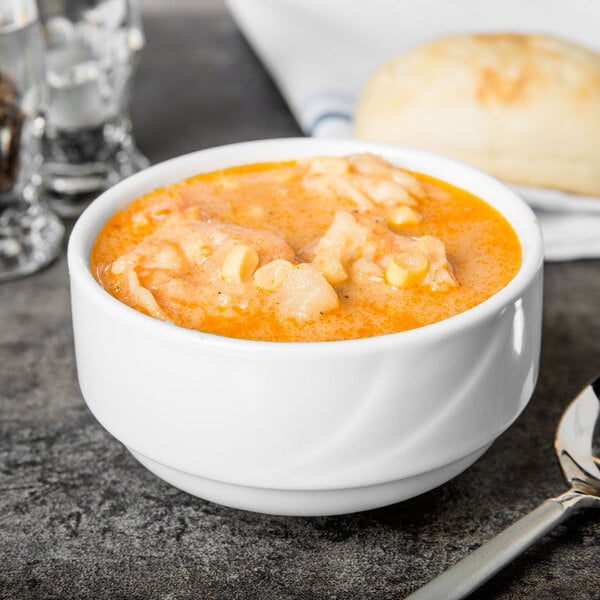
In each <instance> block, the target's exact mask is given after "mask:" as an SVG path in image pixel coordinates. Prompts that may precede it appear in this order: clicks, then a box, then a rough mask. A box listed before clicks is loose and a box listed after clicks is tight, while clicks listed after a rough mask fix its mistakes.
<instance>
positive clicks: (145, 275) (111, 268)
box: [91, 154, 521, 341]
mask: <svg viewBox="0 0 600 600" xmlns="http://www.w3.org/2000/svg"><path fill="white" fill-rule="evenodd" d="M520 263H521V249H520V245H519V242H518V239H517V236H516V234H515V232H514V231H513V229H512V228H511V226H510V225H509V224H508V223H507V221H506V220H505V219H504V218H503V217H502V216H501V215H500V214H499V213H498V212H497V211H496V210H495V209H493V208H492V207H490V206H489V205H488V204H486V203H485V202H483V201H482V200H480V199H479V198H477V197H475V196H473V195H472V194H469V193H467V192H465V191H464V190H461V189H458V188H456V187H454V186H452V185H449V184H447V183H444V182H442V181H439V180H436V179H434V178H432V177H428V176H425V175H421V174H417V173H411V172H408V171H405V170H402V169H399V168H397V167H394V166H392V165H391V164H389V163H387V162H386V161H384V160H383V159H381V158H379V157H377V156H373V155H370V154H360V155H351V156H347V157H343V158H342V157H318V158H313V159H308V160H300V161H295V162H286V163H268V164H254V165H246V166H241V167H234V168H230V169H226V170H224V171H218V172H213V173H208V174H203V175H199V176H197V177H194V178H191V179H187V180H185V181H182V182H180V183H177V184H174V185H172V186H169V187H167V188H163V189H159V190H156V191H154V192H152V193H150V194H148V195H146V196H144V197H142V198H140V199H138V200H136V201H135V202H133V203H132V204H131V205H130V206H129V207H128V208H126V209H125V210H123V211H121V212H118V213H116V214H115V215H114V216H113V217H112V218H111V219H110V220H109V221H108V223H107V224H106V225H105V226H104V228H103V229H102V231H101V232H100V235H99V236H98V238H97V240H96V243H95V245H94V247H93V250H92V254H91V268H92V273H93V274H94V276H95V277H96V279H97V280H98V281H99V283H100V284H101V285H102V286H103V287H104V288H105V289H106V290H108V292H110V293H111V294H112V295H113V296H115V297H116V298H118V299H119V300H121V301H122V302H124V303H125V304H128V305H130V306H132V307H133V308H136V309H137V310H140V311H142V312H144V313H146V314H148V315H151V316H153V317H156V318H158V319H163V320H166V321H171V322H173V323H175V324H177V325H181V326H182V327H186V328H190V329H198V330H200V331H206V332H211V333H216V334H219V335H224V336H229V337H236V338H246V339H253V340H270V341H321V340H343V339H352V338H364V337H369V336H375V335H381V334H386V333H392V332H398V331H403V330H407V329H413V328H415V327H421V326H423V325H427V324H429V323H434V322H436V321H440V320H442V319H445V318H447V317H450V316H452V315H455V314H457V313H460V312H463V311H465V310H467V309H469V308H471V307H473V306H475V305H477V304H479V303H481V302H483V301H484V300H485V299H487V298H489V297H490V296H491V295H493V294H494V293H496V292H497V291H498V290H500V289H501V288H503V287H504V286H505V285H506V284H507V283H508V282H509V281H510V280H511V279H512V278H513V277H514V275H515V274H516V272H517V270H518V269H519V266H520Z"/></svg>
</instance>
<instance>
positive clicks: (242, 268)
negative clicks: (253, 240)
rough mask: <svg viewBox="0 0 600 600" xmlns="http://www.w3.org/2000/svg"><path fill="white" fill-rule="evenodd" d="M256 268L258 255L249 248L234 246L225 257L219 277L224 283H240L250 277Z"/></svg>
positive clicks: (243, 245) (242, 245) (239, 245)
mask: <svg viewBox="0 0 600 600" xmlns="http://www.w3.org/2000/svg"><path fill="white" fill-rule="evenodd" d="M257 266H258V254H257V253H256V250H255V249H254V248H252V247H251V246H246V245H245V244H236V245H235V246H234V247H233V248H232V249H231V250H230V251H229V252H228V253H227V255H226V256H225V259H224V260H223V264H222V265H221V277H222V278H223V279H225V281H231V282H235V283H240V282H242V281H244V279H247V278H248V277H251V276H252V274H253V273H254V271H255V270H256V267H257Z"/></svg>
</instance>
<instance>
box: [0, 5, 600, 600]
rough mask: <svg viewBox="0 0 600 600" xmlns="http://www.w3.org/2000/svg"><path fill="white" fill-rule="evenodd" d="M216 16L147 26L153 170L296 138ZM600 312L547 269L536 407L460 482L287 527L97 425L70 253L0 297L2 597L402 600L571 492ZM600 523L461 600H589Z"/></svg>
mask: <svg viewBox="0 0 600 600" xmlns="http://www.w3.org/2000/svg"><path fill="white" fill-rule="evenodd" d="M155 4H156V3H155ZM165 4H167V3H165ZM187 5H188V6H192V4H191V3H187ZM210 6H211V9H212V10H208V11H205V12H202V11H200V12H197V13H194V12H187V11H186V10H179V11H174V12H173V13H169V12H165V13H163V14H161V13H160V12H157V11H154V10H153V11H149V12H148V13H147V14H146V20H145V26H146V32H147V41H148V47H147V50H146V51H145V53H144V55H143V58H142V61H141V64H140V68H139V71H138V75H137V79H136V86H135V100H134V109H133V117H134V124H135V131H136V135H137V139H138V142H139V145H140V147H141V148H142V150H143V151H144V152H146V154H147V155H148V156H149V157H150V158H151V160H152V161H158V160H162V159H165V158H168V157H171V156H174V155H176V154H181V153H183V152H187V151H190V150H194V149H197V148H200V147H205V146H211V145H215V144H221V143H227V142H230V141H238V140H244V139H251V138H263V137H277V136H289V135H297V134H298V133H299V132H298V129H297V127H296V125H295V124H294V122H293V120H292V118H291V117H290V115H289V113H288V111H287V109H286V107H285V105H284V103H283V101H282V99H281V98H280V96H279V95H278V93H277V91H276V90H275V88H274V86H273V84H272V83H271V81H270V80H269V77H268V76H267V75H266V74H265V72H264V70H263V69H262V67H261V66H260V64H259V63H258V62H257V60H256V58H255V57H254V55H253V53H252V51H251V50H250V49H249V48H248V46H247V44H246V43H245V41H244V40H243V38H242V37H241V36H240V34H239V33H238V32H237V30H236V28H235V26H234V24H233V23H232V21H231V20H230V19H229V18H228V16H227V15H226V14H225V13H224V12H223V11H222V10H220V9H219V8H218V5H216V3H215V2H211V3H210ZM215 6H216V8H215ZM599 299H600V261H580V262H576V263H564V264H555V265H549V266H548V267H547V269H546V282H545V315H544V331H543V335H544V339H543V351H542V361H541V370H540V380H539V383H538V386H537V389H536V392H535V394H534V397H533V399H532V400H531V402H530V404H529V406H528V407H527V409H526V410H525V412H524V414H523V415H522V416H521V417H520V418H519V419H518V420H517V422H516V423H515V424H514V425H513V426H512V427H511V428H510V429H509V431H508V432H506V433H505V434H504V435H502V436H501V437H500V439H499V440H498V441H497V442H496V443H495V444H494V445H493V446H492V448H491V449H490V450H489V451H488V453H487V454H486V455H485V456H484V457H483V458H482V459H481V460H480V461H478V462H477V463H476V464H475V465H474V466H473V467H471V468H470V469H468V470H467V471H466V472H465V473H463V474H462V475H461V476H459V477H457V478H456V479H454V480H453V481H451V482H450V483H448V484H446V485H444V486H442V487H440V488H438V489H436V490H434V491H432V492H430V493H428V494H425V495H423V496H421V497H419V498H415V499H412V500H409V501H407V502H404V503H401V504H397V505H394V506H390V507H387V508H384V509H379V510H375V511H370V512H365V513H361V514H356V515H348V516H340V517H329V518H284V517H271V516H263V515H258V514H252V513H247V512H241V511H236V510H232V509H228V508H223V507H220V506H216V505H214V504H211V503H208V502H204V501H202V500H199V499H197V498H194V497H192V496H190V495H187V494H185V493H183V492H179V491H177V490H176V489H174V488H172V487H170V486H169V485H168V484H166V483H163V482H162V481H160V480H159V479H157V478H155V477H154V476H153V475H151V474H150V473H149V472H148V471H146V470H145V469H144V468H143V467H141V466H140V465H139V464H138V463H137V462H136V461H135V460H134V459H133V457H132V456H131V455H130V454H129V453H128V452H127V451H126V450H125V449H124V448H123V447H122V446H121V445H120V444H119V443H118V442H117V441H116V440H115V439H113V438H112V437H111V436H110V435H109V434H108V433H107V432H106V431H104V430H103V429H102V427H101V426H100V425H99V424H98V423H97V422H96V421H95V419H94V418H93V417H92V415H91V414H90V412H89V411H88V410H87V408H86V406H85V404H84V402H83V400H82V398H81V395H80V392H79V389H78V386H77V379H76V372H75V365H74V357H73V348H72V335H71V325H70V309H69V294H68V279H67V270H66V262H65V258H64V255H63V257H61V258H60V259H59V260H58V261H57V262H55V263H54V264H53V265H52V266H51V267H49V268H48V269H46V270H44V271H42V272H41V273H38V274H36V275H34V276H32V277H29V278H26V279H23V280H21V281H17V282H11V283H6V284H2V285H0V325H1V329H0V331H1V333H0V598H1V599H33V598H44V599H56V600H66V599H71V598H73V599H75V598H77V599H79V598H81V599H104V598H106V599H118V598H128V599H129V598H131V599H147V598H152V599H161V600H175V599H177V600H181V599H188V598H189V599H191V598H234V599H238V598H239V599H242V598H243V599H246V598H265V599H271V598H273V599H275V598H299V599H313V598H314V599H317V598H337V599H354V598H377V599H380V598H381V599H385V598H390V599H392V598H394V599H396V598H401V597H403V596H404V595H406V594H407V593H408V592H410V591H412V590H413V589H415V588H416V587H417V586H419V585H420V584H423V583H425V582H426V581H427V580H429V579H430V578H431V577H432V576H434V575H435V574H436V573H438V572H440V571H442V570H443V569H444V568H446V567H448V566H449V565H451V564H452V563H454V562H455V561H457V560H458V559H459V558H461V557H462V556H464V555H465V554H467V553H468V552H469V551H470V550H472V549H474V548H475V547H477V546H478V545H479V544H481V542H483V541H484V540H486V539H488V538H490V537H491V536H493V535H494V534H495V533H497V532H498V531H500V530H501V529H502V528H503V527H505V526H507V525H508V524H510V523H511V522H513V521H514V520H515V519H517V518H519V517H520V516H522V515H523V514H525V513H526V512H527V511H529V510H530V509H532V508H534V507H535V506H536V505H537V504H538V503H539V502H541V501H542V500H543V499H544V498H546V497H548V496H551V495H555V494H557V493H559V492H561V491H562V490H563V488H564V484H563V481H562V477H561V474H560V471H559V468H558V465H557V463H556V461H555V458H554V454H553V449H552V441H553V436H554V430H555V427H556V424H557V421H558V418H559V415H560V413H561V411H562V410H563V408H564V407H565V406H566V404H567V402H568V401H569V399H570V398H571V397H572V396H573V395H574V394H575V393H576V392H577V391H578V389H579V388H580V387H581V386H582V385H583V384H584V383H585V382H586V381H587V380H588V379H589V378H591V377H592V376H593V375H594V374H595V373H596V372H597V371H599V370H600V343H599V340H600V310H599V306H600V302H599ZM599 516H600V513H598V512H597V511H596V512H594V511H593V510H589V511H587V512H585V513H581V514H580V515H579V516H577V517H575V518H574V519H572V520H571V521H570V522H569V523H568V525H563V526H561V527H560V528H559V529H557V530H556V531H555V532H553V533H552V534H551V535H549V536H548V537H547V538H546V539H545V540H543V541H542V542H540V543H539V544H537V545H536V546H535V547H533V548H532V549H530V550H529V551H528V552H527V553H526V554H525V555H524V556H522V557H521V558H520V559H518V560H517V561H516V562H515V563H513V565H511V566H510V567H509V568H508V569H507V570H506V571H505V572H504V573H502V574H501V575H499V576H497V577H496V578H494V579H493V580H492V581H490V582H489V583H488V584H487V585H486V586H485V587H484V588H482V589H481V590H480V591H479V592H478V593H477V594H475V595H474V596H473V597H474V598H479V599H488V598H498V599H505V600H508V599H517V598H519V599H523V598H536V599H545V598H553V599H556V600H559V599H565V600H566V599H570V600H590V599H598V598H600V578H599V575H598V558H599V552H598V539H599V536H600V523H599V522H598V517H599Z"/></svg>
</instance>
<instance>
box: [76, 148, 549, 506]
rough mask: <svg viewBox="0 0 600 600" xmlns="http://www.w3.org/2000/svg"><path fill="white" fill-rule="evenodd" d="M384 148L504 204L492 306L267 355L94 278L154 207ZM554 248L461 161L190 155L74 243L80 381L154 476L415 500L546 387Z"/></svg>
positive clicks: (227, 493) (208, 486) (104, 204)
mask: <svg viewBox="0 0 600 600" xmlns="http://www.w3.org/2000/svg"><path fill="white" fill-rule="evenodd" d="M357 152H373V153H375V154H379V155H382V156H383V157H384V158H386V159H388V160H390V161H391V162H393V163H395V164H397V165H399V166H403V167H405V168H408V169H412V170H414V171H419V172H422V173H427V174H430V175H433V176H434V177H438V178H440V179H442V180H445V181H448V182H449V183H452V184H454V185H457V186H459V187H462V188H464V189H466V190H468V191H470V192H472V193H474V194H475V195H477V196H479V197H481V198H483V199H484V200H486V201H487V202H488V203H489V204H490V205H492V206H494V207H496V208H497V209H498V210H499V211H500V212H501V213H502V214H503V215H504V216H505V217H506V219H507V220H508V221H509V222H510V223H511V225H512V226H513V228H514V229H515V231H516V233H517V235H518V237H519V240H520V242H521V247H522V250H523V258H522V265H521V268H520V270H519V272H518V273H517V275H516V276H515V278H514V279H513V280H512V281H511V282H510V283H509V284H508V285H507V286H506V287H505V288H503V289H502V290H500V291H499V292H498V293H497V294H495V295H494V296H492V297H491V298H490V299H488V300H486V301H485V302H483V303H482V304H480V305H478V306H476V307H474V308H472V309H470V310H468V311H466V312H464V313H461V314H459V315H456V316H454V317H451V318H449V319H445V320H443V321H440V322H439V323H434V324H432V325H428V326H426V327H421V328H418V329H414V330H411V331H406V332H401V333H395V334H390V335H384V336H377V337H371V338H365V339H359V340H347V341H340V342H314V343H280V342H256V341H250V340H239V339H232V338H225V337H221V336H216V335H212V334H207V333H203V332H199V331H190V330H187V329H184V328H181V327H177V326H175V325H173V324H171V323H166V322H163V321H158V320H156V319H153V318H151V317H148V316H146V315H144V314H142V313H140V312H138V311H135V310H133V309H131V308H130V307H128V306H126V305H124V304H122V303H121V302H119V301H118V300H116V299H115V298H113V297H112V296H111V295H110V294H108V293H107V292H106V291H105V290H103V289H102V288H101V287H100V285H99V284H98V283H97V282H96V280H95V279H94V278H93V277H92V275H91V273H90V265H89V257H90V251H91V248H92V245H93V243H94V240H95V239H96V237H97V235H98V233H99V231H100V229H101V228H102V226H103V225H104V223H106V221H107V220H108V219H109V218H110V217H111V216H112V215H113V214H114V213H115V212H116V211H117V210H119V209H121V208H124V207H126V206H127V205H128V204H129V203H130V202H132V201H133V200H135V199H137V198H139V197H140V196H142V195H143V194H145V193H147V192H150V191H152V190H154V189H156V188H158V187H162V186H165V185H168V184H171V183H174V182H176V181H180V180H182V179H184V178H187V177H192V176H194V175H196V174H198V173H202V172H207V171H213V170H216V169H222V168H225V167H228V166H233V165H240V164H247V163H253V162H265V161H278V160H288V159H294V158H301V157H307V156H317V155H345V154H351V153H357ZM542 266H543V256H542V240H541V233H540V228H539V224H538V223H537V220H536V218H535V215H534V214H533V213H532V212H531V210H530V209H529V208H528V207H527V206H526V205H525V203H524V202H522V201H521V200H520V199H519V198H518V197H517V196H516V195H515V194H514V193H513V192H511V191H510V190H508V189H507V188H506V187H505V186H503V185H502V184H500V183H499V182H498V181H496V180H495V179H493V178H491V177H489V176H487V175H484V174H483V173H480V172H478V171H476V170H474V169H472V168H470V167H467V166H466V165H462V164H460V163H457V162H455V161H452V160H450V159H447V158H444V157H440V156H437V155H434V154H431V153H427V152H423V151H418V150H414V149H406V148H400V147H397V146H389V145H383V144H371V143H366V142H356V141H345V140H344V141H335V140H333V141H332V140H317V139H306V138H302V139H284V140H265V141H260V142H247V143H242V144H233V145H231V146H223V147H220V148H213V149H210V150H203V151H200V152H195V153H192V154H189V155H186V156H182V157H179V158H176V159H173V160H170V161H167V162H165V163H162V164H159V165H156V166H154V167H151V168H149V169H147V170H145V171H142V172H141V173H138V174H136V175H134V176H132V177H130V178H128V179H126V180H125V181H122V182H121V183H119V184H117V185H115V186H114V187H112V188H111V189H109V190H108V191H106V192H105V193H104V194H102V196H100V197H99V198H98V199H97V200H96V201H95V202H93V203H92V205H91V206H90V207H89V208H88V209H87V210H86V211H85V212H84V213H83V215H82V216H81V217H80V218H79V219H78V221H77V223H76V224H75V227H74V229H73V233H72V235H71V239H70V243H69V274H70V280H71V304H72V313H73V330H74V339H75V354H76V359H77V372H78V378H79V383H80V387H81V391H82V394H83V397H84V398H85V401H86V403H87V404H88V406H89V408H90V410H91V411H92V412H93V413H94V415H95V416H96V418H97V419H98V420H99V421H100V423H101V424H102V425H103V426H104V427H105V428H106V429H107V430H108V431H109V432H110V433H111V434H112V435H114V436H115V437H116V438H117V439H118V440H119V441H120V442H122V443H123V444H124V445H125V446H126V447H127V448H129V449H130V451H131V452H132V453H133V454H134V455H135V456H136V457H137V458H138V460H139V461H140V462H141V463H142V464H144V465H145V466H146V467H148V468H149V469H150V470H151V471H152V472H154V473H156V474H157V475H158V476H159V477H161V478H163V479H165V480H166V481H168V482H170V483H172V484H173V485H175V486H177V487H179V488H181V489H183V490H186V491H188V492H190V493H192V494H195V495H197V496H200V497H202V498H207V499H209V500H213V501H215V502H220V503H222V504H226V505H229V506H233V507H238V508H243V509H248V510H254V511H259V512H266V513H277V514H288V515H324V514H335V513H346V512H352V511H358V510H364V509H368V508H374V507H377V506H382V505H385V504H391V503H393V502H397V501H400V500H404V499H406V498H409V497H411V496H415V495H417V494H420V493H423V492H425V491H427V490H429V489H432V488H434V487H436V486H437V485H440V484H441V483H443V482H444V481H447V480H448V479H450V478H452V477H454V476H455V475H457V474H458V473H460V472H461V471H462V470H464V469H465V468H467V467H468V466H469V465H470V464H471V463H472V462H474V461H475V460H476V459H477V458H478V457H479V456H481V454H482V453H483V452H484V451H485V450H486V449H487V448H488V447H489V446H490V444H492V442H493V441H494V440H495V439H496V438H497V437H498V436H499V435H500V434H501V433H502V432H503V431H505V430H506V429H507V428H508V427H509V426H510V424H511V423H512V422H513V421H514V420H515V419H516V418H517V417H518V415H519V414H520V413H521V411H522V410H523V408H524V407H525V406H526V404H527V402H528V401H529V398H530V397H531V394H532V392H533V389H534V386H535V383H536V380H537V373H538V362H539V352H540V333H541V315H542Z"/></svg>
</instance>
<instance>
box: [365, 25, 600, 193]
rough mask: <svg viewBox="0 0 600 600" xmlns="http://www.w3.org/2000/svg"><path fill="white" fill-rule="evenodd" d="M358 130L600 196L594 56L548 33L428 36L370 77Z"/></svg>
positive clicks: (518, 179)
mask: <svg viewBox="0 0 600 600" xmlns="http://www.w3.org/2000/svg"><path fill="white" fill-rule="evenodd" d="M354 134H355V137H357V138H361V139H367V140H375V141H382V142H392V143H398V144H402V145H407V146H416V147H421V148H426V149H429V150H434V151H436V152H440V153H443V154H446V155H449V156H453V157H455V158H457V159H459V160H463V161H465V162H467V163H470V164H472V165H474V166H475V167H478V168H480V169H483V170H485V171H487V172H489V173H491V174H492V175H495V176H496V177H499V178H500V179H503V180H505V181H508V182H512V183H518V184H523V185H531V186H539V187H546V188H552V189H559V190H564V191H570V192H575V193H580V194H586V195H592V196H600V55H599V54H596V53H595V52H592V51H591V50H588V49H586V48H583V47H581V46H578V45H576V44H573V43H570V42H566V41H563V40H560V39H556V38H554V37H551V36H547V35H529V34H508V33H503V34H478V35H457V36H452V37H446V38H442V39H439V40H437V41H433V42H430V43H426V44H424V45H422V46H419V47H416V48H414V49H413V50H410V51H408V52H406V53H403V54H400V55H398V56H396V57H395V58H393V59H392V60H390V61H389V62H388V63H386V64H385V65H383V66H382V67H381V68H380V69H379V70H378V71H377V72H376V73H375V74H374V75H373V77H372V78H371V79H370V81H369V82H368V83H367V85H366V86H365V89H364V91H363V93H362V96H361V98H360V102H359V105H358V108H357V112H356V117H355V129H354Z"/></svg>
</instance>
